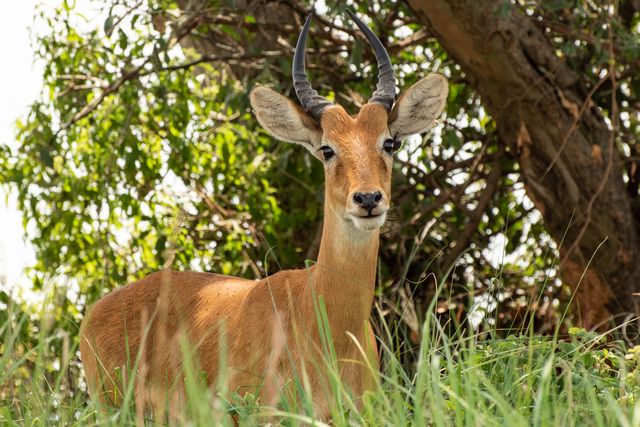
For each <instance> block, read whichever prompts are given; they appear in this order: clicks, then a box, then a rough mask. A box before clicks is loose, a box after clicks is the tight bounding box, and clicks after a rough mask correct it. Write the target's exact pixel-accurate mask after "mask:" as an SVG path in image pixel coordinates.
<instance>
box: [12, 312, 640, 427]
mask: <svg viewBox="0 0 640 427" xmlns="http://www.w3.org/2000/svg"><path fill="white" fill-rule="evenodd" d="M7 310H8V311H7V313H8V316H6V317H4V316H3V318H4V319H5V320H4V322H3V324H2V325H0V339H1V340H2V342H1V343H0V350H1V352H2V353H1V355H0V424H2V425H28V426H32V425H33V426H44V425H78V426H85V425H116V426H118V425H136V424H141V423H144V424H147V425H162V424H164V422H163V420H153V419H150V418H149V416H148V415H147V414H143V413H142V411H141V410H140V408H138V410H136V402H135V398H134V397H133V393H132V391H133V384H132V381H129V383H128V384H125V391H124V393H125V403H124V404H123V406H122V407H121V408H119V409H113V408H107V409H105V408H100V407H99V406H98V405H97V404H96V403H94V402H92V401H90V400H89V399H88V395H87V393H86V390H85V388H84V383H83V381H82V380H79V379H78V378H76V377H77V376H79V372H80V371H79V369H78V367H77V365H76V363H77V352H76V350H77V346H76V345H75V344H73V340H68V339H67V338H66V337H67V335H65V334H64V333H62V332H63V331H55V330H54V331H51V330H48V329H47V328H45V327H42V325H39V324H37V323H34V321H33V320H30V318H29V316H27V315H25V314H23V313H18V312H17V311H12V308H11V307H9V308H8V309H7ZM431 312H433V310H431ZM325 321H326V319H324V320H323V318H322V313H320V315H319V322H325ZM380 330H382V331H383V332H382V333H381V336H379V337H378V338H379V340H380V342H379V345H380V347H381V358H382V367H383V369H382V372H381V374H380V381H379V389H378V390H376V391H374V392H371V393H367V394H366V395H365V396H353V395H352V394H351V392H350V390H349V389H348V387H346V386H345V385H344V384H343V383H342V382H341V381H340V376H339V374H338V373H337V369H336V366H337V364H336V363H335V362H336V361H335V355H334V354H333V352H332V349H331V347H330V345H329V346H328V347H327V348H326V360H325V362H324V363H325V364H326V366H323V369H325V371H326V372H327V377H328V379H329V384H330V386H331V387H332V389H333V391H334V393H337V395H338V396H339V399H337V401H338V403H337V404H336V405H334V407H333V408H331V419H330V420H318V419H316V418H315V414H314V413H313V405H312V402H313V392H314V390H309V389H308V387H306V386H305V382H304V378H292V379H291V380H290V381H291V383H290V384H289V387H286V390H288V392H287V393H286V394H283V395H282V397H281V399H280V402H279V403H278V404H277V405H275V406H274V407H265V406H261V402H259V401H258V400H257V399H256V398H255V396H252V395H244V396H239V395H238V394H237V393H234V392H233V390H225V389H224V381H219V382H218V384H217V386H215V387H213V388H208V387H207V386H206V384H205V382H204V381H203V380H202V377H201V376H200V375H199V373H198V368H197V366H196V365H195V364H193V363H191V360H193V359H192V358H191V357H190V356H191V354H190V353H189V345H188V343H186V342H185V343H184V345H183V346H182V351H183V353H184V354H185V370H184V382H185V389H186V400H187V404H186V405H185V411H184V413H183V414H182V417H181V418H180V420H179V422H178V424H184V425H202V426H213V425H228V426H232V425H234V423H236V422H237V423H238V424H240V425H257V424H261V423H266V422H272V423H279V424H282V425H290V426H297V425H313V424H315V425H323V424H324V423H327V422H329V423H331V424H332V425H336V426H353V425H367V426H369V425H371V426H405V425H407V426H409V425H417V426H427V425H434V426H494V425H495V426H530V425H534V426H592V425H593V426H603V427H609V426H613V425H621V426H640V402H638V399H637V397H638V396H639V393H640V348H637V347H636V348H631V349H627V348H626V347H625V346H624V345H623V344H622V343H618V342H605V341H606V340H605V338H604V337H603V336H601V335H598V334H595V333H590V332H586V331H584V330H579V329H574V330H571V333H570V338H568V339H565V340H559V339H557V338H553V337H543V336H538V335H534V334H533V333H529V334H528V335H520V336H509V337H507V338H496V337H497V334H495V333H494V332H496V331H491V330H489V331H488V332H484V333H483V334H481V335H478V334H474V333H469V332H467V330H466V329H465V328H462V327H459V328H457V329H455V328H454V331H453V333H452V332H451V328H448V329H447V334H445V331H444V329H443V327H442V326H441V325H440V323H438V321H437V320H436V318H435V317H434V316H430V317H428V318H427V320H426V321H425V322H424V324H423V325H422V329H421V334H422V336H421V347H420V351H419V358H418V361H417V365H416V366H414V367H412V368H411V369H410V370H408V369H407V368H406V367H404V366H402V364H401V363H400V360H401V359H402V357H401V354H400V352H401V351H402V347H401V346H400V345H398V343H399V341H400V340H399V339H398V337H397V334H396V333H395V332H394V329H393V328H392V327H391V326H390V325H387V324H385V323H384V322H383V323H382V327H381V329H380ZM25 331H27V332H28V331H41V332H38V333H39V335H38V336H37V337H31V338H33V339H30V340H25V339H24V333H25ZM68 332H69V334H70V335H74V334H76V333H77V331H68ZM53 344H56V345H53ZM55 349H59V350H55ZM134 369H135V367H134ZM134 376H135V375H128V376H127V378H134ZM72 384H74V385H73V386H71V385H72ZM292 390H293V392H292Z"/></svg>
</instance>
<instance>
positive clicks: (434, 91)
mask: <svg viewBox="0 0 640 427" xmlns="http://www.w3.org/2000/svg"><path fill="white" fill-rule="evenodd" d="M448 92H449V85H448V84H447V79H446V78H445V77H444V76H442V75H440V74H429V75H428V76H427V77H425V78H423V79H422V80H420V81H419V82H418V83H416V84H414V85H413V86H411V87H410V88H409V89H407V90H406V91H405V92H404V93H403V94H402V96H401V97H400V99H399V100H398V102H396V105H394V107H393V110H391V113H390V114H389V132H390V133H391V137H392V138H393V139H395V140H398V141H402V140H403V139H405V138H406V137H408V136H410V135H413V134H416V133H421V132H424V131H426V130H427V129H429V128H430V127H431V126H432V125H433V123H434V122H435V121H436V119H437V118H438V116H439V115H440V113H442V110H443V109H444V105H445V102H446V100H447V93H448Z"/></svg>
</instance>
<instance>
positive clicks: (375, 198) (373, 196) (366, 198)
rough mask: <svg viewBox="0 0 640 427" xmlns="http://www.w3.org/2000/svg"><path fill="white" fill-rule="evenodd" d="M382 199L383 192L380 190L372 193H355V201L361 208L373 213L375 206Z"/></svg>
mask: <svg viewBox="0 0 640 427" xmlns="http://www.w3.org/2000/svg"><path fill="white" fill-rule="evenodd" d="M380 200H382V193H381V192H379V191H374V192H371V193H355V194H354V195H353V201H354V202H356V204H357V205H358V206H360V207H361V208H363V209H366V210H367V211H368V212H369V213H371V211H372V210H373V208H375V207H376V206H378V203H379V202H380Z"/></svg>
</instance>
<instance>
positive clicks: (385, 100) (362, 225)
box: [250, 10, 448, 232]
mask: <svg viewBox="0 0 640 427" xmlns="http://www.w3.org/2000/svg"><path fill="white" fill-rule="evenodd" d="M347 12H348V13H349V15H350V16H351V18H352V19H353V20H354V21H355V23H356V25H357V26H358V28H360V31H362V32H363V34H364V35H365V37H366V38H367V40H368V42H369V44H370V45H371V47H372V48H373V50H374V53H375V57H376V60H377V63H378V84H377V86H376V90H375V91H374V93H373V95H372V96H371V99H369V101H368V102H367V103H366V104H365V105H364V106H362V108H361V109H360V111H359V112H358V114H356V115H354V116H350V115H349V114H347V112H346V111H345V110H344V108H342V107H341V106H340V105H337V104H334V103H332V102H330V101H328V100H327V99H325V98H323V97H322V96H320V95H318V92H316V91H315V90H314V89H313V88H312V87H311V83H310V82H309V80H308V78H307V75H306V72H305V65H304V50H305V45H306V41H307V35H308V33H309V25H310V23H311V18H312V15H309V17H308V18H307V20H306V22H305V24H304V27H303V28H302V31H301V33H300V37H299V38H298V43H297V45H296V50H295V54H294V57H293V70H292V71H293V72H292V74H293V85H294V88H295V91H296V95H297V96H298V99H299V100H300V106H298V105H297V104H295V103H294V102H292V101H290V100H289V99H287V98H285V97H284V96H282V95H280V94H278V93H276V92H274V91H273V90H271V89H269V88H267V87H265V86H256V87H255V88H254V89H253V90H252V91H251V95H250V98H251V105H252V107H253V109H254V110H255V114H256V117H257V119H258V121H259V122H260V124H261V125H262V127H264V128H265V129H266V130H267V131H268V132H269V133H270V134H271V135H272V136H274V137H275V138H278V139H281V140H283V141H288V142H294V143H297V144H300V145H303V146H304V147H306V148H307V149H308V150H309V151H310V152H311V153H312V154H313V155H314V156H316V157H317V158H318V159H319V160H320V161H322V162H323V164H324V170H325V186H326V190H325V216H326V215H327V214H328V213H329V212H327V209H328V210H329V211H330V212H331V213H333V214H334V215H335V216H336V217H338V218H340V219H341V220H343V221H344V222H345V223H346V224H349V225H350V226H352V227H355V229H357V230H362V231H365V232H369V231H374V230H378V229H379V228H380V227H381V226H382V225H383V224H384V222H385V219H386V214H387V211H388V209H389V203H390V197H391V168H392V163H393V154H394V152H395V151H396V150H397V149H398V148H399V147H400V143H401V142H402V140H403V139H405V138H406V137H407V136H409V135H412V134H416V133H420V132H424V131H425V130H427V129H428V128H429V127H430V126H431V125H432V124H433V123H434V122H435V120H436V118H437V117H438V116H439V115H440V113H441V112H442V109H443V108H444V105H445V101H446V97H447V92H448V86H447V80H446V79H445V78H444V77H443V76H441V75H439V74H429V75H428V76H427V77H425V78H423V79H422V80H420V81H419V82H418V83H416V84H415V85H413V86H412V87H410V88H409V89H408V90H407V91H406V92H405V93H404V94H403V95H402V96H401V97H400V98H399V99H398V101H397V102H395V92H396V86H395V77H394V73H393V69H392V67H391V60H390V59H389V55H388V54H387V52H386V50H385V48H384V46H383V45H382V43H381V42H380V40H379V39H378V38H377V37H376V36H375V34H373V32H372V31H371V30H370V29H369V28H368V27H367V26H366V25H365V24H364V23H363V22H362V21H360V20H359V19H358V18H357V17H356V16H355V15H354V14H353V13H352V12H351V11H349V10H348V11H347Z"/></svg>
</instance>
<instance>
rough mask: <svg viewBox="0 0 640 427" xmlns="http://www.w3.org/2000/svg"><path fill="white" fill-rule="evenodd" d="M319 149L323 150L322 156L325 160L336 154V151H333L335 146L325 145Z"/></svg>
mask: <svg viewBox="0 0 640 427" xmlns="http://www.w3.org/2000/svg"><path fill="white" fill-rule="evenodd" d="M319 150H320V151H322V156H323V157H324V159H325V160H329V159H330V158H332V157H333V156H335V154H336V153H335V151H333V148H331V147H329V146H328V145H323V146H322V147H320V148H319Z"/></svg>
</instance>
